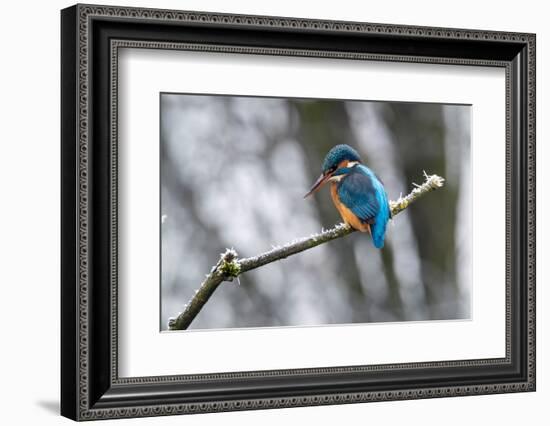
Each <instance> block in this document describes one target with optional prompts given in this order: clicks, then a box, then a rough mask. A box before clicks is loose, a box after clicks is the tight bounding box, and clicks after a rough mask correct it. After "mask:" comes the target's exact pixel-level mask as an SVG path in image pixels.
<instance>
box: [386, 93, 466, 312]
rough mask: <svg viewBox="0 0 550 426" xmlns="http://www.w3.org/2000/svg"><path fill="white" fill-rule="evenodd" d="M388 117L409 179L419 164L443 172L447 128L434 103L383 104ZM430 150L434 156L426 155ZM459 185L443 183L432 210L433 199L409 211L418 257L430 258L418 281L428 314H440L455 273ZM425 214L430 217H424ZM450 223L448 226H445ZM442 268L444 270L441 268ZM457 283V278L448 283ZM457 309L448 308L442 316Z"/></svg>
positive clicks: (412, 178)
mask: <svg viewBox="0 0 550 426" xmlns="http://www.w3.org/2000/svg"><path fill="white" fill-rule="evenodd" d="M386 108H387V109H386V111H387V114H386V117H385V119H386V122H387V124H388V128H389V129H390V130H391V131H392V132H393V133H394V136H395V137H394V140H395V143H396V144H398V145H400V147H399V150H400V152H401V156H400V157H401V165H400V167H401V168H402V170H403V172H404V174H405V176H406V178H407V181H409V182H412V181H414V179H415V177H416V176H418V167H419V164H420V163H421V167H422V168H423V169H425V170H430V171H432V172H434V173H437V174H440V175H443V176H445V175H446V163H445V152H444V150H445V128H444V126H443V123H444V120H443V117H442V114H441V108H440V107H439V106H438V105H433V106H431V108H430V106H428V105H426V106H424V108H421V109H419V108H416V107H415V105H411V104H405V103H402V104H399V103H392V104H388V105H387V106H386ZM395 117H399V120H397V119H395ZM426 153H431V154H432V155H427V154H426ZM457 195H458V194H457V190H456V188H454V187H451V186H447V188H446V190H445V191H444V192H443V193H442V194H440V198H439V200H438V204H437V205H438V210H437V212H434V211H430V210H429V209H432V208H433V205H432V204H431V203H427V204H423V203H419V204H418V206H417V207H416V208H414V209H412V210H410V211H409V212H408V214H409V216H410V218H411V221H412V224H413V230H414V233H415V236H416V240H417V243H418V250H419V257H420V259H430V264H429V265H431V266H429V265H428V264H427V263H426V262H422V264H421V268H422V282H423V286H424V291H425V296H426V302H427V303H426V306H428V307H429V309H430V316H431V319H438V318H439V317H441V316H442V313H441V312H439V309H438V304H439V303H440V299H441V297H440V291H441V290H442V289H445V288H447V286H446V285H445V284H447V283H449V281H450V280H454V278H453V277H455V276H456V271H455V262H454V256H455V255H454V250H455V233H454V229H455V228H454V226H455V222H456V209H455V206H456V202H457ZM427 217H429V218H430V221H429V222H428V221H426V220H425V218H427ZM449 225H452V226H449ZM443 271H446V272H445V273H444V272H443ZM449 284H451V285H452V286H455V287H456V282H453V283H449ZM455 314H456V313H455V312H446V314H445V315H446V317H449V316H454V315H455Z"/></svg>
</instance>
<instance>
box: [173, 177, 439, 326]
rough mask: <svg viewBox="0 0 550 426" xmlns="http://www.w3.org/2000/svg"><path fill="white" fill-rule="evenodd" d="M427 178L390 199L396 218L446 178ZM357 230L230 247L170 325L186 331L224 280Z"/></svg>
mask: <svg viewBox="0 0 550 426" xmlns="http://www.w3.org/2000/svg"><path fill="white" fill-rule="evenodd" d="M424 178H425V181H424V183H423V184H422V185H416V184H414V185H415V188H414V189H413V190H412V191H411V192H410V193H409V194H408V195H406V196H405V197H399V199H398V200H397V201H390V209H391V214H392V218H393V217H394V216H395V215H397V214H398V213H400V212H402V211H403V210H405V209H406V208H407V207H409V205H410V204H411V203H413V202H414V201H416V200H417V199H418V198H420V197H421V196H422V195H424V194H426V193H428V192H430V191H433V190H435V189H438V188H441V187H442V186H443V183H444V181H445V180H444V179H443V178H442V177H440V176H437V175H430V176H428V175H427V174H426V172H424ZM354 231H355V230H354V229H353V228H351V227H350V226H348V225H346V224H344V223H340V224H338V225H336V226H334V227H333V228H332V229H329V230H327V231H322V232H320V233H318V234H314V235H311V236H309V237H305V238H300V239H298V240H294V241H292V242H290V243H287V244H285V245H284V246H280V247H274V248H273V249H272V250H269V251H266V252H264V253H261V254H259V255H258V256H254V257H246V258H241V259H239V258H238V255H237V252H236V251H235V250H233V249H226V251H225V252H224V253H222V254H221V255H220V260H218V263H216V265H214V266H213V267H212V269H211V270H210V273H209V274H208V275H207V276H206V279H205V280H204V281H203V282H202V284H201V285H200V287H199V288H198V289H197V290H195V294H194V296H193V297H192V298H191V300H190V301H189V303H188V304H187V305H185V307H184V310H183V312H180V313H179V314H178V315H177V316H176V317H175V318H170V319H169V320H168V328H169V329H170V330H186V329H187V328H188V327H189V325H190V324H191V323H192V322H193V320H194V319H195V317H196V316H197V314H198V313H199V312H200V310H201V309H202V307H203V306H204V305H205V304H206V302H208V299H210V296H212V294H213V293H214V291H216V289H217V288H218V286H219V285H220V284H221V283H222V282H224V281H232V280H233V279H234V278H237V277H238V276H239V275H241V274H243V273H245V272H247V271H250V270H252V269H256V268H259V267H261V266H264V265H267V264H268V263H271V262H275V261H277V260H281V259H285V258H287V257H288V256H292V255H294V254H297V253H300V252H302V251H305V250H309V249H311V248H313V247H316V246H318V245H321V244H324V243H326V242H329V241H331V240H334V239H336V238H341V237H344V236H346V235H348V234H351V233H352V232H354Z"/></svg>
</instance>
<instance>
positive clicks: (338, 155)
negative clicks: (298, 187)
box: [304, 144, 391, 249]
mask: <svg viewBox="0 0 550 426" xmlns="http://www.w3.org/2000/svg"><path fill="white" fill-rule="evenodd" d="M321 170H322V173H321V176H319V178H318V179H317V180H316V181H315V183H314V184H313V186H312V187H311V189H310V190H309V192H308V193H307V194H306V195H304V198H306V197H308V196H310V195H311V194H313V193H314V192H315V191H317V190H318V189H319V188H321V187H322V186H323V185H324V184H325V183H327V182H330V183H331V188H330V193H331V196H332V201H333V202H334V205H335V207H336V209H337V210H338V212H339V213H340V216H341V217H342V219H343V221H344V222H345V223H346V224H348V225H349V226H351V227H352V228H354V229H356V230H357V231H361V232H368V233H369V234H370V235H371V238H372V242H373V244H374V246H375V247H376V248H378V249H381V248H383V247H384V239H385V235H386V225H387V223H388V221H389V220H390V218H391V210H390V205H389V203H388V196H387V194H386V190H385V188H384V185H383V183H382V181H381V180H380V179H379V178H378V176H376V174H375V173H374V172H373V171H372V170H371V169H370V168H368V167H367V166H365V165H364V164H363V163H362V161H361V158H360V157H359V154H358V153H357V151H356V150H355V149H353V148H352V147H351V146H349V145H345V144H340V145H336V146H334V147H333V148H332V149H331V150H330V151H329V152H328V153H327V155H326V157H325V159H324V161H323V164H322V167H321Z"/></svg>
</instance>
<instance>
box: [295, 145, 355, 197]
mask: <svg viewBox="0 0 550 426" xmlns="http://www.w3.org/2000/svg"><path fill="white" fill-rule="evenodd" d="M360 162H361V158H360V157H359V154H358V153H357V151H356V150H354V149H353V148H352V147H351V146H349V145H343V144H342V145H336V146H335V147H333V148H332V149H331V150H330V151H329V152H328V154H327V155H326V157H325V160H324V161H323V166H322V173H321V176H319V178H318V179H317V181H315V183H314V184H313V186H312V187H311V189H310V190H309V192H308V193H307V194H306V195H304V198H305V197H307V196H309V195H311V194H313V193H314V192H315V191H317V190H318V189H319V188H321V186H323V184H325V183H326V182H328V181H331V180H336V181H337V180H340V179H342V177H344V176H345V175H346V174H347V173H349V172H350V170H351V168H352V167H353V166H355V165H356V164H357V163H360Z"/></svg>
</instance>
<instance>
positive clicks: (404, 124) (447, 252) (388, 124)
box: [160, 94, 472, 330]
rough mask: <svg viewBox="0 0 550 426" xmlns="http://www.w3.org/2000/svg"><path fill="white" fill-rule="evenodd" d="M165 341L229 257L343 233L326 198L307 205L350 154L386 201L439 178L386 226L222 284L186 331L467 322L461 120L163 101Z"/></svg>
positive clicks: (244, 101)
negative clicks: (380, 235)
mask: <svg viewBox="0 0 550 426" xmlns="http://www.w3.org/2000/svg"><path fill="white" fill-rule="evenodd" d="M160 102H161V110H160V112H161V132H160V138H161V141H160V158H161V207H160V213H161V218H160V219H161V252H162V253H161V318H160V328H161V330H166V329H167V322H168V318H169V317H171V316H175V315H176V314H177V313H178V312H180V311H182V310H183V306H184V305H185V304H186V303H187V302H188V300H189V299H190V298H191V296H192V295H193V294H194V292H195V290H196V289H197V288H198V287H199V285H200V283H201V282H202V280H203V279H204V277H205V274H206V273H208V272H209V271H210V269H211V267H212V266H213V265H214V264H215V263H216V262H217V261H218V259H219V254H220V253H221V252H223V251H224V250H225V248H227V247H233V248H235V250H237V252H238V253H239V256H240V257H248V256H253V255H257V254H259V253H261V252H263V251H266V250H269V249H270V248H271V247H272V246H273V245H280V244H284V243H287V242H289V241H292V240H293V239H295V238H299V237H304V236H308V235H310V234H312V233H315V232H318V231H320V230H321V229H322V228H324V229H328V228H330V227H332V226H333V225H334V224H336V223H339V222H340V221H341V219H340V216H339V214H338V213H337V211H336V209H335V208H334V206H333V204H332V201H331V199H330V194H329V192H330V191H329V188H328V185H327V187H325V188H323V189H321V190H320V191H318V192H317V193H316V194H315V196H313V197H310V198H308V199H305V200H304V199H303V196H304V194H305V193H306V192H307V190H308V189H309V187H310V186H311V184H312V183H313V182H314V181H315V179H316V178H317V177H318V176H319V174H320V172H321V163H322V161H323V158H324V156H325V154H326V153H327V152H328V151H329V149H330V148H331V147H333V146H334V145H336V144H339V143H346V144H349V145H351V146H353V147H354V148H356V149H357V151H358V152H359V154H360V155H361V157H362V160H363V162H364V163H365V164H366V165H368V166H369V167H370V168H371V169H373V170H374V171H375V173H377V175H378V176H379V177H380V178H381V179H382V181H383V182H384V185H385V188H386V191H387V193H388V196H389V198H390V199H391V200H395V199H397V198H398V197H399V195H400V194H403V195H405V194H407V193H408V192H410V190H411V189H412V188H413V182H416V183H422V181H423V179H424V178H423V171H424V170H425V171H426V172H427V173H429V174H432V173H435V174H439V175H440V176H443V177H444V178H445V179H446V185H445V186H444V187H443V189H441V190H438V191H436V192H434V193H431V194H428V195H426V196H424V197H422V199H421V200H419V201H418V202H417V203H415V204H413V205H412V206H411V207H409V208H408V209H407V210H405V211H404V212H402V213H400V214H399V215H398V216H396V218H395V220H392V221H390V223H389V224H388V230H387V234H386V245H385V247H384V248H383V249H382V250H377V249H376V248H374V246H373V245H372V241H371V238H370V236H368V235H366V234H359V233H356V234H352V235H349V236H347V237H345V238H340V239H337V240H335V241H332V242H329V243H327V244H323V245H321V246H319V247H316V248H314V249H311V250H308V251H306V252H303V253H300V254H298V255H295V256H292V257H290V258H288V259H285V260H282V261H279V262H275V263H271V264H269V265H267V266H264V267H262V268H259V269H256V270H253V271H250V272H247V273H246V274H243V275H242V276H241V277H240V284H238V283H237V281H233V282H227V283H223V284H222V285H221V286H220V287H219V288H218V290H217V291H216V292H215V293H214V295H213V296H212V298H211V299H210V300H209V301H208V303H207V304H206V305H205V307H204V308H203V310H202V311H201V312H200V313H199V315H198V316H197V318H196V319H195V320H194V322H193V324H192V325H191V327H190V328H191V329H201V328H231V327H265V326H270V327H277V326H298V325H318V324H336V323H340V324H341V323H363V322H389V321H421V320H449V319H468V318H470V311H471V300H470V296H471V274H472V263H471V262H472V259H471V235H472V227H471V221H472V191H471V184H472V182H471V160H470V120H471V117H470V107H469V106H465V105H443V104H421V103H396V102H365V101H337V100H318V99H288V98H284V99H283V98H257V97H238V96H214V95H185V94H162V95H161V100H160Z"/></svg>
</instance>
